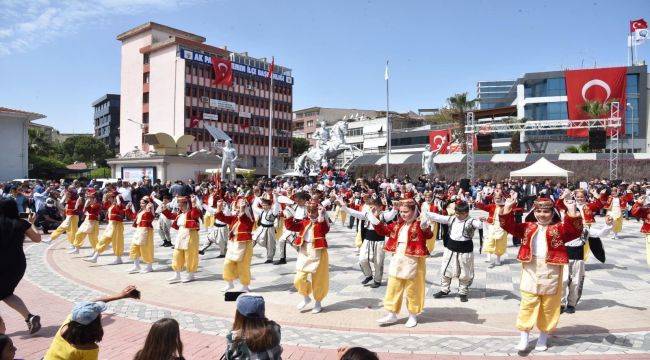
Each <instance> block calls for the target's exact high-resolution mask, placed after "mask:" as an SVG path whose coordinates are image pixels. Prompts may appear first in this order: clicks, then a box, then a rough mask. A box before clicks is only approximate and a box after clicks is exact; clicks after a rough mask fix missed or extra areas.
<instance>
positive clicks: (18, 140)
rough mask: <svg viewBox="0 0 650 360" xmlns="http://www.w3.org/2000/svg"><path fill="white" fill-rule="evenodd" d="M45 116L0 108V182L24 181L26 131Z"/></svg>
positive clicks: (26, 164)
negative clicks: (35, 121) (33, 122)
mask: <svg viewBox="0 0 650 360" xmlns="http://www.w3.org/2000/svg"><path fill="white" fill-rule="evenodd" d="M43 118H45V115H41V114H37V113H33V112H28V111H22V110H15V109H9V108H4V107H0V164H2V166H0V181H9V180H13V179H25V178H27V176H28V173H29V155H28V154H29V151H28V146H29V135H28V133H29V132H28V129H29V127H30V124H31V122H32V121H34V120H38V119H43Z"/></svg>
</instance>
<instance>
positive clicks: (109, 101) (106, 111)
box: [92, 94, 120, 153]
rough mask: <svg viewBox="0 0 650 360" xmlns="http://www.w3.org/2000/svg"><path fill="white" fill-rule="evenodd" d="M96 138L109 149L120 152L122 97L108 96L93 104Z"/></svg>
mask: <svg viewBox="0 0 650 360" xmlns="http://www.w3.org/2000/svg"><path fill="white" fill-rule="evenodd" d="M92 106H93V108H94V110H95V112H94V115H93V120H94V126H95V134H94V135H95V138H97V139H99V140H101V141H102V142H103V143H104V144H105V145H106V146H107V147H108V148H109V149H111V150H113V151H115V152H116V153H118V152H119V148H120V95H117V94H106V95H104V96H102V97H100V98H99V99H97V100H95V101H94V102H93V103H92Z"/></svg>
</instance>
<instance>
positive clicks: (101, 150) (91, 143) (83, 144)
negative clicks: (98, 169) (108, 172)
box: [60, 135, 114, 166]
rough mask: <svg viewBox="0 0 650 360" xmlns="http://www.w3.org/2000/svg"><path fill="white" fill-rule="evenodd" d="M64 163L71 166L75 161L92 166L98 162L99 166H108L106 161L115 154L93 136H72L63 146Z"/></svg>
mask: <svg viewBox="0 0 650 360" xmlns="http://www.w3.org/2000/svg"><path fill="white" fill-rule="evenodd" d="M60 156H61V157H62V160H63V162H65V163H68V164H71V163H73V162H75V161H81V162H85V163H87V164H91V163H92V162H96V164H97V166H106V159H108V158H110V157H112V156H114V155H113V152H112V151H111V150H110V149H108V148H107V147H106V145H105V144H104V143H103V142H102V141H101V140H98V139H96V138H94V137H92V136H88V135H80V136H72V137H69V138H67V139H65V141H64V142H63V143H62V144H61V154H60Z"/></svg>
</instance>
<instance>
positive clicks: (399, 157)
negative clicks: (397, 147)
mask: <svg viewBox="0 0 650 360" xmlns="http://www.w3.org/2000/svg"><path fill="white" fill-rule="evenodd" d="M411 156H418V155H417V154H393V153H391V154H390V163H391V164H395V165H397V164H406V163H407V160H408V158H410V157H411ZM375 165H386V155H384V156H382V157H380V158H379V160H377V162H376V163H375Z"/></svg>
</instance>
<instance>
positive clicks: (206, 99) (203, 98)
mask: <svg viewBox="0 0 650 360" xmlns="http://www.w3.org/2000/svg"><path fill="white" fill-rule="evenodd" d="M201 102H203V103H207V102H210V98H209V97H207V96H201Z"/></svg>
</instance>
